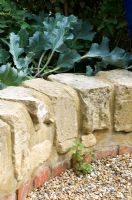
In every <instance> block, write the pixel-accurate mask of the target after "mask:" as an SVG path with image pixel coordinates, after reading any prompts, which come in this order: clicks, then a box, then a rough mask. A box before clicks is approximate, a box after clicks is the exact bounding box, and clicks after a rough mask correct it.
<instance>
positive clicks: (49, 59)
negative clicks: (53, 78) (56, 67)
mask: <svg viewBox="0 0 132 200" xmlns="http://www.w3.org/2000/svg"><path fill="white" fill-rule="evenodd" d="M54 53H55V51H54V50H53V51H52V52H51V54H50V56H49V57H48V60H47V62H46V63H45V65H44V67H43V69H45V68H46V67H47V66H48V64H49V63H50V61H51V59H52V57H53V55H54Z"/></svg>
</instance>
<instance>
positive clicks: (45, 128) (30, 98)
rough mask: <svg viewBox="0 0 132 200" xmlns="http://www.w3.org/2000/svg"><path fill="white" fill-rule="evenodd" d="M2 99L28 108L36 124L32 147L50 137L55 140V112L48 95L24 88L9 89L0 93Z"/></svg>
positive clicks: (31, 141)
mask: <svg viewBox="0 0 132 200" xmlns="http://www.w3.org/2000/svg"><path fill="white" fill-rule="evenodd" d="M0 99H5V100H10V101H15V102H21V103H23V104H24V105H25V106H26V108H27V110H28V112H29V114H30V116H31V118H32V121H33V123H34V130H35V131H34V134H33V135H32V138H31V140H30V143H31V144H32V146H33V145H36V144H39V143H41V142H42V141H44V139H45V138H46V139H47V138H48V137H49V139H51V140H53V139H52V138H53V137H54V132H55V131H54V125H53V119H52V118H53V117H52V112H53V111H52V106H51V101H50V99H49V98H48V97H47V96H46V95H42V94H41V93H39V92H37V91H34V90H32V89H28V88H24V87H8V88H6V89H4V90H1V91H0Z"/></svg>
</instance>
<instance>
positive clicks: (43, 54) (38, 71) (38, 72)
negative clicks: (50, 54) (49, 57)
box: [35, 51, 46, 77]
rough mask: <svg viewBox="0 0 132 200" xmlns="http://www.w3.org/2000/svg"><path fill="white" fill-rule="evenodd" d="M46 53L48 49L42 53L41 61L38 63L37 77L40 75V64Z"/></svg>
mask: <svg viewBox="0 0 132 200" xmlns="http://www.w3.org/2000/svg"><path fill="white" fill-rule="evenodd" d="M45 53H46V51H44V52H43V53H42V55H41V57H40V59H39V63H38V67H37V74H36V75H35V77H36V76H38V75H39V74H40V66H41V63H42V60H43V57H44V56H45Z"/></svg>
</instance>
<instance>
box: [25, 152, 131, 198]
mask: <svg viewBox="0 0 132 200" xmlns="http://www.w3.org/2000/svg"><path fill="white" fill-rule="evenodd" d="M92 165H93V168H94V170H93V172H92V173H91V174H87V175H82V174H78V175H76V174H75V173H74V172H73V170H72V169H71V170H67V171H66V172H65V173H63V174H62V175H61V176H59V177H55V178H54V179H52V180H50V181H48V182H47V183H45V184H44V185H43V187H41V188H40V189H36V190H34V191H33V192H31V193H30V195H29V197H28V198H27V200H49V199H50V200H96V199H97V200H121V199H123V200H132V155H128V154H127V155H119V156H117V157H116V158H109V159H104V160H101V161H100V160H98V161H94V162H93V163H92Z"/></svg>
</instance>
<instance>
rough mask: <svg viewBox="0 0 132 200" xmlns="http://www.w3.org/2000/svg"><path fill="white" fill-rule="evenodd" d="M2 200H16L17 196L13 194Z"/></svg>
mask: <svg viewBox="0 0 132 200" xmlns="http://www.w3.org/2000/svg"><path fill="white" fill-rule="evenodd" d="M2 200H16V194H11V195H9V196H6V197H4V198H3V199H2Z"/></svg>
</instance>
